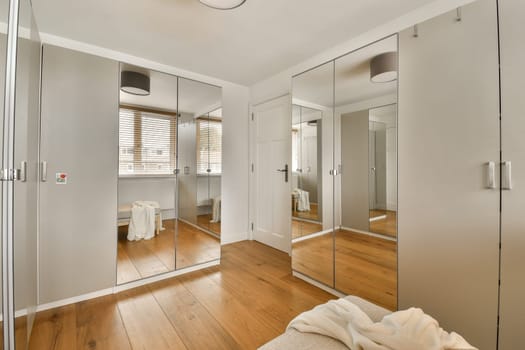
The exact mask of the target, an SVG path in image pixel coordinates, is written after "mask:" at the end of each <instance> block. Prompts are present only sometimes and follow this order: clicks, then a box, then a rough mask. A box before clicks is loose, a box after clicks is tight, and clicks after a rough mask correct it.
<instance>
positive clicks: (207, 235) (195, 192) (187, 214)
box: [176, 78, 222, 269]
mask: <svg viewBox="0 0 525 350" xmlns="http://www.w3.org/2000/svg"><path fill="white" fill-rule="evenodd" d="M178 101H179V128H178V150H179V152H178V168H179V175H178V181H177V193H178V208H179V213H178V214H179V215H178V220H177V254H176V256H177V257H176V267H177V269H181V268H184V267H188V266H192V265H196V264H202V263H205V262H209V261H212V260H216V259H219V258H220V249H221V248H220V237H219V235H218V234H216V233H213V232H212V231H211V227H212V225H214V227H216V226H219V227H220V224H219V223H220V201H221V199H220V177H221V169H220V165H215V166H214V165H213V164H212V163H210V158H211V157H212V154H213V152H214V151H216V152H220V149H221V146H217V145H216V143H217V142H218V143H220V142H221V141H222V140H221V139H220V138H216V137H214V134H213V133H214V130H215V129H217V127H216V126H215V129H214V126H212V124H213V123H214V122H215V121H211V120H210V111H214V110H216V109H217V108H218V107H220V106H221V102H222V90H221V88H219V87H217V86H213V85H209V84H205V83H201V82H198V81H194V80H189V79H184V78H179V95H178ZM217 119H218V120H217V121H216V124H218V125H219V126H218V127H222V123H221V122H220V120H221V119H220V118H217ZM221 130H222V129H221ZM215 158H217V159H219V162H220V157H215ZM211 176H214V177H216V178H217V179H218V182H215V183H213V182H212V181H211ZM215 187H218V188H219V189H217V188H215ZM212 193H218V195H216V196H214V197H213V198H212V195H211V194H212ZM217 224H219V225H217ZM219 231H220V230H219Z"/></svg>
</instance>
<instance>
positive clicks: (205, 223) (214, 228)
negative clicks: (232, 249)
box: [197, 214, 221, 236]
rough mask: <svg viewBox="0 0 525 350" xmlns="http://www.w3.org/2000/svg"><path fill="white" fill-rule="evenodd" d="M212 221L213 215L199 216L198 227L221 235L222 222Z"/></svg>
mask: <svg viewBox="0 0 525 350" xmlns="http://www.w3.org/2000/svg"><path fill="white" fill-rule="evenodd" d="M211 219H212V215H211V214H204V215H198V216H197V225H199V226H200V227H202V228H204V229H205V230H208V231H211V232H213V233H215V234H216V235H218V236H220V235H221V223H220V222H210V221H211Z"/></svg>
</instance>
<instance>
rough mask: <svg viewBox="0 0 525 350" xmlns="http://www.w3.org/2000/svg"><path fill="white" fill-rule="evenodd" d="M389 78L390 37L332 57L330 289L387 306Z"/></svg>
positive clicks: (392, 158)
mask: <svg viewBox="0 0 525 350" xmlns="http://www.w3.org/2000/svg"><path fill="white" fill-rule="evenodd" d="M377 60H379V63H380V64H379V65H378V66H377V65H376V64H375V63H374V62H377ZM396 78H397V37H396V36H392V37H389V38H386V39H384V40H381V41H379V42H376V43H374V44H371V45H369V46H366V47H363V48H361V49H359V50H357V51H354V52H351V53H349V54H348V55H346V56H343V57H341V58H339V59H337V60H336V61H335V111H336V112H335V115H336V117H335V118H336V124H335V125H336V127H335V138H334V140H335V142H336V145H335V149H336V154H337V160H336V163H337V164H338V166H337V168H338V169H340V173H339V174H338V176H337V177H336V184H337V185H336V188H337V190H338V193H337V194H336V200H337V203H336V207H337V208H338V212H339V215H338V216H336V220H337V222H336V227H337V229H336V233H335V288H336V289H337V290H339V291H341V292H343V293H345V294H354V295H358V296H360V297H363V298H365V299H368V300H370V301H372V302H374V303H376V304H379V305H382V306H384V307H387V308H389V309H392V310H393V309H395V308H396V306H397V295H396V288H397V280H396V279H397V272H396V271H397V261H396V259H397V254H396V245H397V244H396V242H395V237H396V227H397V223H396V210H397V205H396V204H397V156H396V146H395V145H396V135H397V133H396V125H397V121H396V120H397V118H396V117H397V115H396V113H397V105H396V104H395V103H396V101H397V81H396ZM381 235H384V238H383V237H382V236H381Z"/></svg>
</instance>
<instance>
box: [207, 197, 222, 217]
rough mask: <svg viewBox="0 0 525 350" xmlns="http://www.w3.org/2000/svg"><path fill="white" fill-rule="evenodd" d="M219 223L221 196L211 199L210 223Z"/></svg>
mask: <svg viewBox="0 0 525 350" xmlns="http://www.w3.org/2000/svg"><path fill="white" fill-rule="evenodd" d="M220 221H221V196H217V197H215V198H213V206H212V217H211V220H210V222H211V223H214V222H220Z"/></svg>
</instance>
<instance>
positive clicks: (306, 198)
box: [292, 188, 310, 211]
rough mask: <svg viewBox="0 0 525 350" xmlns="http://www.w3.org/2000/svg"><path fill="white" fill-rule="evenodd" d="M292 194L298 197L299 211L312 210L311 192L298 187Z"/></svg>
mask: <svg viewBox="0 0 525 350" xmlns="http://www.w3.org/2000/svg"><path fill="white" fill-rule="evenodd" d="M292 194H293V195H295V198H296V199H297V208H295V209H296V210H297V211H310V194H309V193H308V192H307V191H304V190H301V189H300V188H296V189H295V190H293V192H292Z"/></svg>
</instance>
